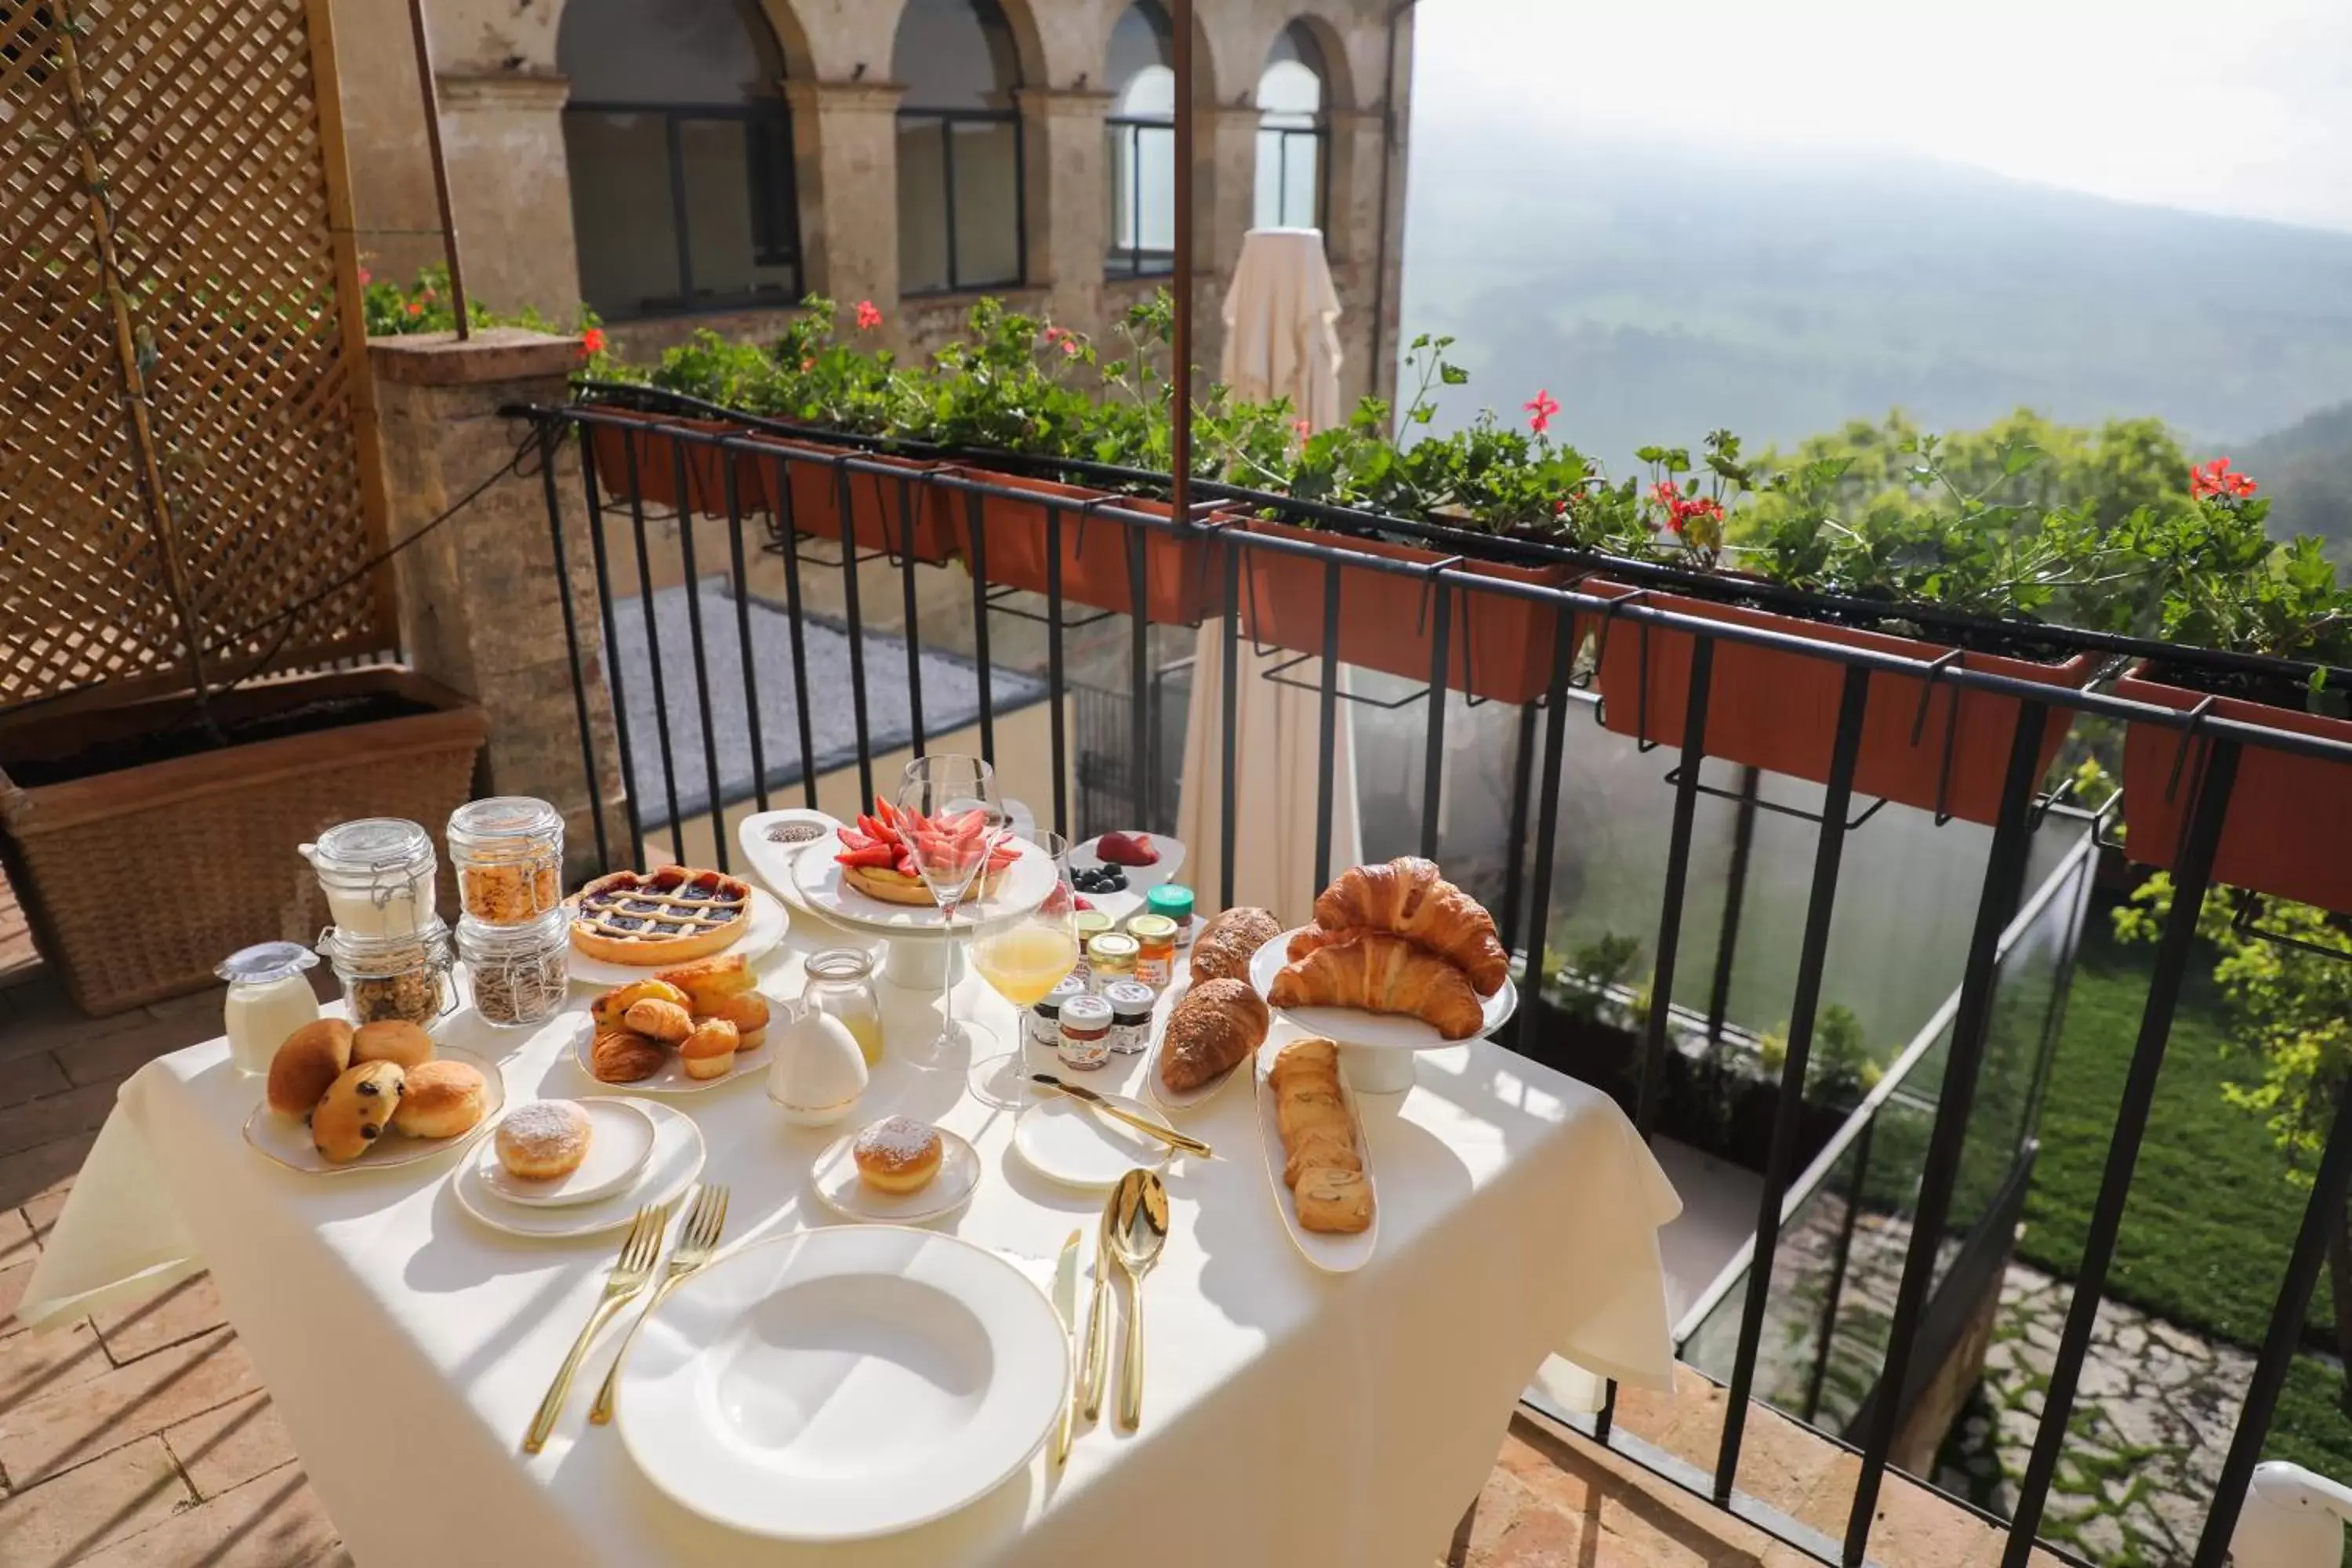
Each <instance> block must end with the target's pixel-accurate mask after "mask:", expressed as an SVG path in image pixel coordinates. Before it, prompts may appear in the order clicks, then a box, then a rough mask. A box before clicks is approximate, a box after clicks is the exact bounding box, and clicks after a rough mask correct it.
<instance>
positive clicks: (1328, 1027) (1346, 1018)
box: [1249, 926, 1519, 1051]
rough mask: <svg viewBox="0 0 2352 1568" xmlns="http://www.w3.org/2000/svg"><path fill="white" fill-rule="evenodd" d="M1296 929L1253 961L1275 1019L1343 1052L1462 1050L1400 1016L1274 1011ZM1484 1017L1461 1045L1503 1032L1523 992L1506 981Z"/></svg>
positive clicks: (1255, 979) (1255, 981)
mask: <svg viewBox="0 0 2352 1568" xmlns="http://www.w3.org/2000/svg"><path fill="white" fill-rule="evenodd" d="M1306 929H1307V928H1306V927H1304V926H1297V927H1293V928H1292V929H1291V930H1289V931H1284V932H1283V933H1282V934H1281V935H1280V936H1278V937H1276V938H1275V939H1274V940H1273V941H1272V942H1267V943H1266V944H1265V946H1264V947H1261V948H1259V949H1258V950H1257V952H1255V953H1254V954H1253V955H1251V958H1250V969H1249V974H1250V984H1252V985H1254V986H1255V987H1257V994H1259V995H1261V996H1265V997H1268V998H1269V1000H1268V1001H1267V1003H1266V1005H1267V1006H1268V1007H1273V1008H1274V1016H1276V1017H1277V1018H1286V1019H1288V1020H1289V1021H1290V1022H1291V1023H1293V1024H1296V1025H1297V1026H1299V1027H1300V1028H1302V1029H1304V1030H1306V1031H1307V1033H1308V1034H1310V1035H1320V1036H1322V1037H1324V1038H1325V1039H1327V1040H1337V1041H1339V1043H1340V1044H1341V1045H1343V1046H1368V1047H1374V1048H1377V1049H1383V1050H1392V1051H1433V1050H1437V1049H1439V1048H1441V1047H1445V1046H1458V1045H1460V1044H1461V1043H1462V1040H1449V1039H1447V1038H1446V1037H1444V1035H1441V1034H1439V1033H1438V1032H1437V1027H1436V1026H1435V1025H1433V1024H1428V1023H1424V1022H1423V1021H1422V1020H1421V1019H1419V1018H1413V1017H1408V1016H1405V1015H1403V1014H1402V1013H1367V1012H1365V1011H1364V1010H1363V1009H1362V1008H1360V1007H1275V1006H1274V1003H1273V1002H1272V1000H1271V999H1270V998H1271V996H1272V994H1273V991H1274V977H1275V975H1276V974H1277V973H1280V972H1281V969H1282V966H1283V965H1284V964H1286V963H1289V962H1290V954H1289V948H1290V939H1291V938H1292V937H1294V936H1297V934H1298V933H1299V932H1300V931H1304V930H1306ZM1483 1001H1484V1005H1485V1009H1486V1016H1485V1019H1484V1021H1483V1022H1482V1023H1481V1024H1480V1025H1479V1027H1478V1033H1477V1034H1476V1035H1465V1036H1464V1037H1462V1038H1463V1039H1483V1038H1484V1037H1486V1036H1488V1035H1491V1034H1493V1033H1494V1032H1495V1031H1496V1030H1497V1029H1499V1028H1501V1027H1502V1026H1503V1025H1504V1023H1505V1022H1506V1021H1507V1019H1508V1018H1509V1017H1510V1016H1511V1015H1512V1014H1513V1013H1514V1012H1516V1011H1517V1010H1518V1005H1519V990H1518V987H1517V986H1516V985H1514V984H1511V981H1510V979H1509V978H1508V977H1507V976H1506V977H1505V979H1504V981H1503V988H1502V989H1501V990H1500V991H1497V992H1496V993H1495V994H1493V995H1492V996H1488V997H1486V998H1484V999H1483Z"/></svg>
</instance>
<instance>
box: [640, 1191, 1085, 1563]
mask: <svg viewBox="0 0 2352 1568" xmlns="http://www.w3.org/2000/svg"><path fill="white" fill-rule="evenodd" d="M1068 1344H1069V1342H1068V1340H1067V1339H1066V1336H1065V1334H1064V1332H1063V1328H1062V1322H1061V1320H1060V1319H1059V1318H1057V1317H1055V1315H1054V1309H1053V1305H1052V1303H1050V1302H1049V1301H1048V1300H1046V1299H1045V1292H1044V1291H1042V1290H1040V1289H1038V1288H1037V1286H1036V1285H1035V1284H1034V1282H1033V1281H1032V1280H1030V1279H1028V1277H1027V1276H1025V1275H1024V1274H1023V1273H1022V1272H1021V1270H1020V1269H1018V1268H1014V1267H1013V1265H1012V1264H1011V1263H1008V1262H1006V1261H1005V1260H1004V1259H1003V1258H999V1257H997V1256H996V1255H994V1254H993V1253H991V1252H987V1251H984V1250H982V1248H980V1247H974V1246H972V1245H971V1243H970V1242H967V1241H961V1240H959V1239H957V1238H956V1237H951V1236H944V1235H941V1234H940V1233H939V1232H937V1231H929V1230H912V1229H908V1228H905V1227H903V1226H824V1227H823V1228H820V1229H816V1230H809V1231H803V1232H800V1233H799V1234H797V1235H793V1236H785V1237H777V1238H775V1239H774V1240H772V1241H762V1242H758V1243H754V1244H753V1245H751V1246H749V1247H743V1248H742V1249H740V1251H736V1252H733V1253H730V1254H727V1255H725V1256H723V1257H721V1258H719V1260H718V1261H717V1262H715V1263H713V1264H711V1265H710V1266H709V1268H705V1269H703V1270H702V1271H701V1272H700V1273H698V1274H695V1275H692V1276H689V1277H688V1279H687V1280H686V1281H685V1282H684V1283H683V1284H681V1285H680V1286H679V1287H678V1288H677V1289H675V1290H673V1291H671V1292H670V1294H669V1295H668V1297H667V1299H665V1300H663V1302H662V1303H661V1305H660V1306H658V1307H656V1308H655V1309H654V1310H653V1311H652V1312H650V1313H648V1314H647V1315H646V1321H645V1326H644V1328H643V1330H642V1331H640V1332H639V1333H638V1336H637V1341H636V1345H635V1349H634V1350H632V1351H631V1352H630V1354H629V1359H628V1361H627V1362H626V1363H625V1364H624V1366H623V1369H622V1372H621V1386H620V1391H619V1396H618V1399H617V1401H616V1405H617V1411H618V1421H619V1426H620V1428H621V1439H622V1442H623V1443H624V1444H625V1446H626V1447H627V1448H628V1450H629V1456H630V1458H633V1459H635V1461H636V1463H637V1466H638V1468H640V1469H642V1470H644V1471H645V1473H646V1476H647V1478H648V1479H651V1480H652V1481H653V1483H654V1485H655V1486H656V1487H658V1488H659V1489H661V1490H663V1491H664V1492H667V1493H668V1494H669V1496H670V1497H672V1498H673V1499H675V1500H677V1502H678V1503H679V1505H680V1506H682V1507H684V1508H687V1509H689V1510H693V1511H694V1512H696V1513H698V1514H701V1515H702V1516H704V1517H705V1518H707V1519H711V1520H715V1521H718V1522H719V1523H721V1524H724V1525H727V1526H729V1527H730V1528H731V1529H735V1530H740V1531H746V1532H747V1533H750V1534H753V1535H761V1536H766V1537H770V1538H772V1539H777V1540H784V1541H803V1542H838V1541H855V1540H860V1539H864V1538H866V1537H871V1536H877V1535H889V1534H895V1533H897V1532H898V1531H903V1530H910V1529H912V1528H914V1527H915V1526H916V1525H919V1524H922V1523H924V1522H926V1521H930V1520H934V1519H938V1518H940V1516H941V1515H943V1514H948V1513H952V1512H954V1511H955V1510H957V1509H960V1508H962V1507H964V1506H965V1505H966V1504H968V1503H970V1502H971V1501H973V1500H976V1499H978V1498H981V1497H982V1496H985V1495H986V1494H987V1493H989V1492H991V1491H993V1490H994V1489H996V1488H997V1487H999V1486H1001V1485H1003V1483H1004V1482H1005V1481H1007V1480H1009V1479H1012V1478H1013V1476H1014V1475H1016V1474H1018V1473H1019V1472H1020V1471H1021V1470H1022V1469H1023V1468H1024V1467H1025V1466H1026V1465H1027V1464H1028V1463H1029V1460H1030V1458H1032V1457H1033V1456H1034V1455H1035V1454H1036V1452H1037V1450H1038V1449H1039V1448H1040V1447H1042V1446H1043V1445H1044V1444H1045V1438H1046V1436H1048V1434H1050V1433H1051V1432H1052V1430H1053V1428H1054V1426H1055V1423H1056V1422H1057V1421H1058V1420H1059V1419H1060V1417H1061V1411H1062V1403H1063V1401H1064V1400H1065V1399H1066V1397H1067V1395H1068V1393H1069V1380H1070V1367H1069V1361H1070V1358H1069V1350H1068Z"/></svg>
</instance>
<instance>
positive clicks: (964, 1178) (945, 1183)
mask: <svg viewBox="0 0 2352 1568" xmlns="http://www.w3.org/2000/svg"><path fill="white" fill-rule="evenodd" d="M938 1131H939V1135H940V1173H939V1174H938V1175H936V1176H933V1177H932V1178H931V1180H930V1184H929V1185H928V1186H926V1187H925V1188H923V1190H922V1191H921V1192H919V1193H885V1192H877V1191H876V1190H875V1189H874V1188H872V1187H869V1186H867V1185H866V1184H865V1182H864V1181H862V1180H861V1179H860V1178H859V1177H858V1174H857V1161H856V1157H855V1156H853V1155H852V1154H851V1153H850V1147H849V1146H850V1145H851V1144H852V1143H854V1142H856V1141H857V1134H856V1133H855V1132H851V1133H847V1134H845V1135H844V1136H842V1137H840V1138H836V1139H835V1140H834V1141H833V1142H832V1143H830V1144H828V1145H827V1146H826V1148H825V1151H824V1153H822V1154H819V1155H818V1156H817V1157H816V1163H814V1164H813V1165H811V1166H810V1167H809V1182H810V1184H812V1185H813V1186H814V1187H815V1188H816V1195H817V1196H818V1197H820V1198H822V1199H823V1200H824V1206H825V1207H827V1208H829V1209H831V1210H833V1211H834V1213H835V1214H838V1215H847V1216H848V1217H849V1218H851V1219H860V1220H868V1221H874V1222H878V1223H880V1224H883V1225H920V1224H921V1223H922V1222H923V1221H925V1220H929V1219H937V1218H939V1217H940V1215H945V1214H953V1213H954V1212H955V1211H956V1210H958V1209H960V1208H961V1207H963V1205H965V1204H966V1203H967V1202H969V1201H970V1200H971V1194H972V1190H973V1189H974V1188H976V1187H978V1186H979V1185H980V1152H979V1151H977V1150H975V1149H974V1148H973V1147H972V1146H971V1144H969V1143H967V1142H964V1141H963V1140H962V1139H961V1138H959V1137H957V1136H956V1135H955V1134H954V1133H952V1132H950V1131H948V1130H947V1129H946V1128H944V1127H942V1128H940V1129H939V1130H938Z"/></svg>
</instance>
